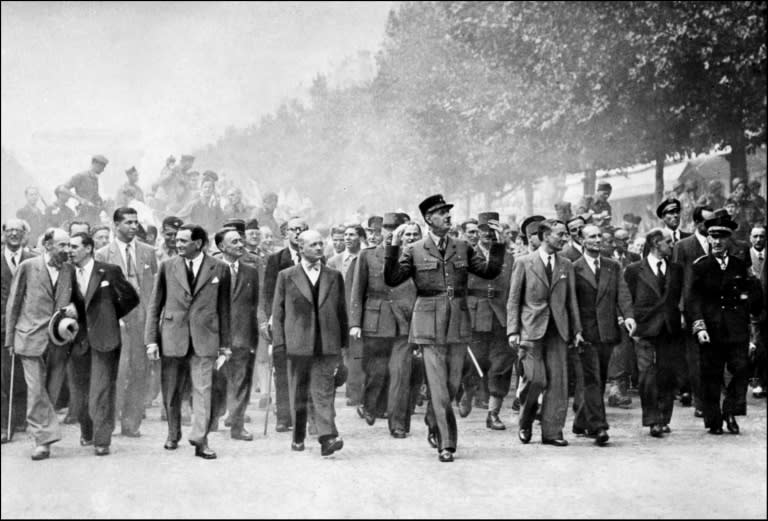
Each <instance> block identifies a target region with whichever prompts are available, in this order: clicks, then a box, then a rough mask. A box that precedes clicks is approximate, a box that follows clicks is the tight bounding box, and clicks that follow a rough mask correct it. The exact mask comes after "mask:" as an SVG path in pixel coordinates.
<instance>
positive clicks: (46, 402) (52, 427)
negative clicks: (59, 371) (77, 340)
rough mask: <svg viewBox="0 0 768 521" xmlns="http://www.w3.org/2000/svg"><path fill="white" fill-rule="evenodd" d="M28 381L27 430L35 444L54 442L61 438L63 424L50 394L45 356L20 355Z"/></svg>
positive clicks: (25, 378) (25, 377)
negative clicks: (47, 384) (57, 415)
mask: <svg viewBox="0 0 768 521" xmlns="http://www.w3.org/2000/svg"><path fill="white" fill-rule="evenodd" d="M17 356H18V357H19V358H20V359H21V364H22V367H23V368H24V380H25V381H26V382H27V432H29V434H30V435H31V436H32V438H33V439H34V440H35V445H43V444H47V443H54V442H56V441H59V440H60V439H61V426H60V425H59V420H58V418H57V417H56V411H55V410H54V408H53V403H52V402H51V399H50V397H49V395H48V388H47V386H46V382H47V380H48V368H47V364H46V361H45V357H42V356H20V355H17Z"/></svg>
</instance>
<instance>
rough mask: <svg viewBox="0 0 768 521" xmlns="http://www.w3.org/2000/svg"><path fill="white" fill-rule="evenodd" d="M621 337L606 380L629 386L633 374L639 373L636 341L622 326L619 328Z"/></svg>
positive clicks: (615, 347) (612, 354)
mask: <svg viewBox="0 0 768 521" xmlns="http://www.w3.org/2000/svg"><path fill="white" fill-rule="evenodd" d="M619 329H620V334H621V339H620V340H619V343H618V344H616V345H615V346H614V348H613V351H612V353H611V359H610V361H609V362H608V368H607V373H606V381H608V382H616V383H623V384H624V385H625V386H626V387H629V383H630V381H631V380H632V376H633V375H634V374H635V373H637V358H636V357H635V341H634V340H632V337H630V336H629V333H628V332H627V330H626V329H625V328H624V327H623V326H622V327H620V328H619Z"/></svg>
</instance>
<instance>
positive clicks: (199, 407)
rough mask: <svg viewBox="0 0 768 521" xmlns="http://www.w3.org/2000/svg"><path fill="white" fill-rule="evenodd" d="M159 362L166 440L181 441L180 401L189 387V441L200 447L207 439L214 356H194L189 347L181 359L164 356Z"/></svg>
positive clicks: (210, 418) (209, 424)
mask: <svg viewBox="0 0 768 521" xmlns="http://www.w3.org/2000/svg"><path fill="white" fill-rule="evenodd" d="M161 361H162V375H161V386H162V389H163V405H164V407H165V411H166V415H167V417H168V439H169V440H171V441H179V440H180V439H181V400H182V393H183V390H184V389H185V388H186V387H187V386H188V385H189V383H188V382H190V381H191V383H192V385H191V388H192V430H191V431H190V433H189V437H188V438H189V441H190V442H192V443H196V444H200V443H205V442H206V441H207V439H208V432H209V430H210V428H211V421H212V420H213V419H214V418H213V416H212V415H211V388H212V386H213V366H214V364H215V362H216V357H215V356H205V357H201V356H197V355H196V354H194V351H193V350H192V347H191V346H190V348H189V352H188V353H187V354H186V355H185V356H182V357H170V356H164V357H162V358H161Z"/></svg>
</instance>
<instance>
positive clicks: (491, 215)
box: [477, 212, 499, 228]
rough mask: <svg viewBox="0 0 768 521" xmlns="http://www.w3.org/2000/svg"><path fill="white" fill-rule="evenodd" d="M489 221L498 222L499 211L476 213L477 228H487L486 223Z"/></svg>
mask: <svg viewBox="0 0 768 521" xmlns="http://www.w3.org/2000/svg"><path fill="white" fill-rule="evenodd" d="M490 221H496V222H497V223H498V222H499V212H480V213H479V214H477V227H478V228H483V227H484V228H488V227H489V226H488V223H489V222H490Z"/></svg>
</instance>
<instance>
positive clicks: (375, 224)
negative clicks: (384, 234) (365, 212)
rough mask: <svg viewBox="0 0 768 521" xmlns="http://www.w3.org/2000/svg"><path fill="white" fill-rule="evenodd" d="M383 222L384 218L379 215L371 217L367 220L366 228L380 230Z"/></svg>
mask: <svg viewBox="0 0 768 521" xmlns="http://www.w3.org/2000/svg"><path fill="white" fill-rule="evenodd" d="M383 222H384V218H383V217H382V216H381V215H371V216H370V217H369V218H368V228H374V229H377V230H381V227H382V223H383Z"/></svg>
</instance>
